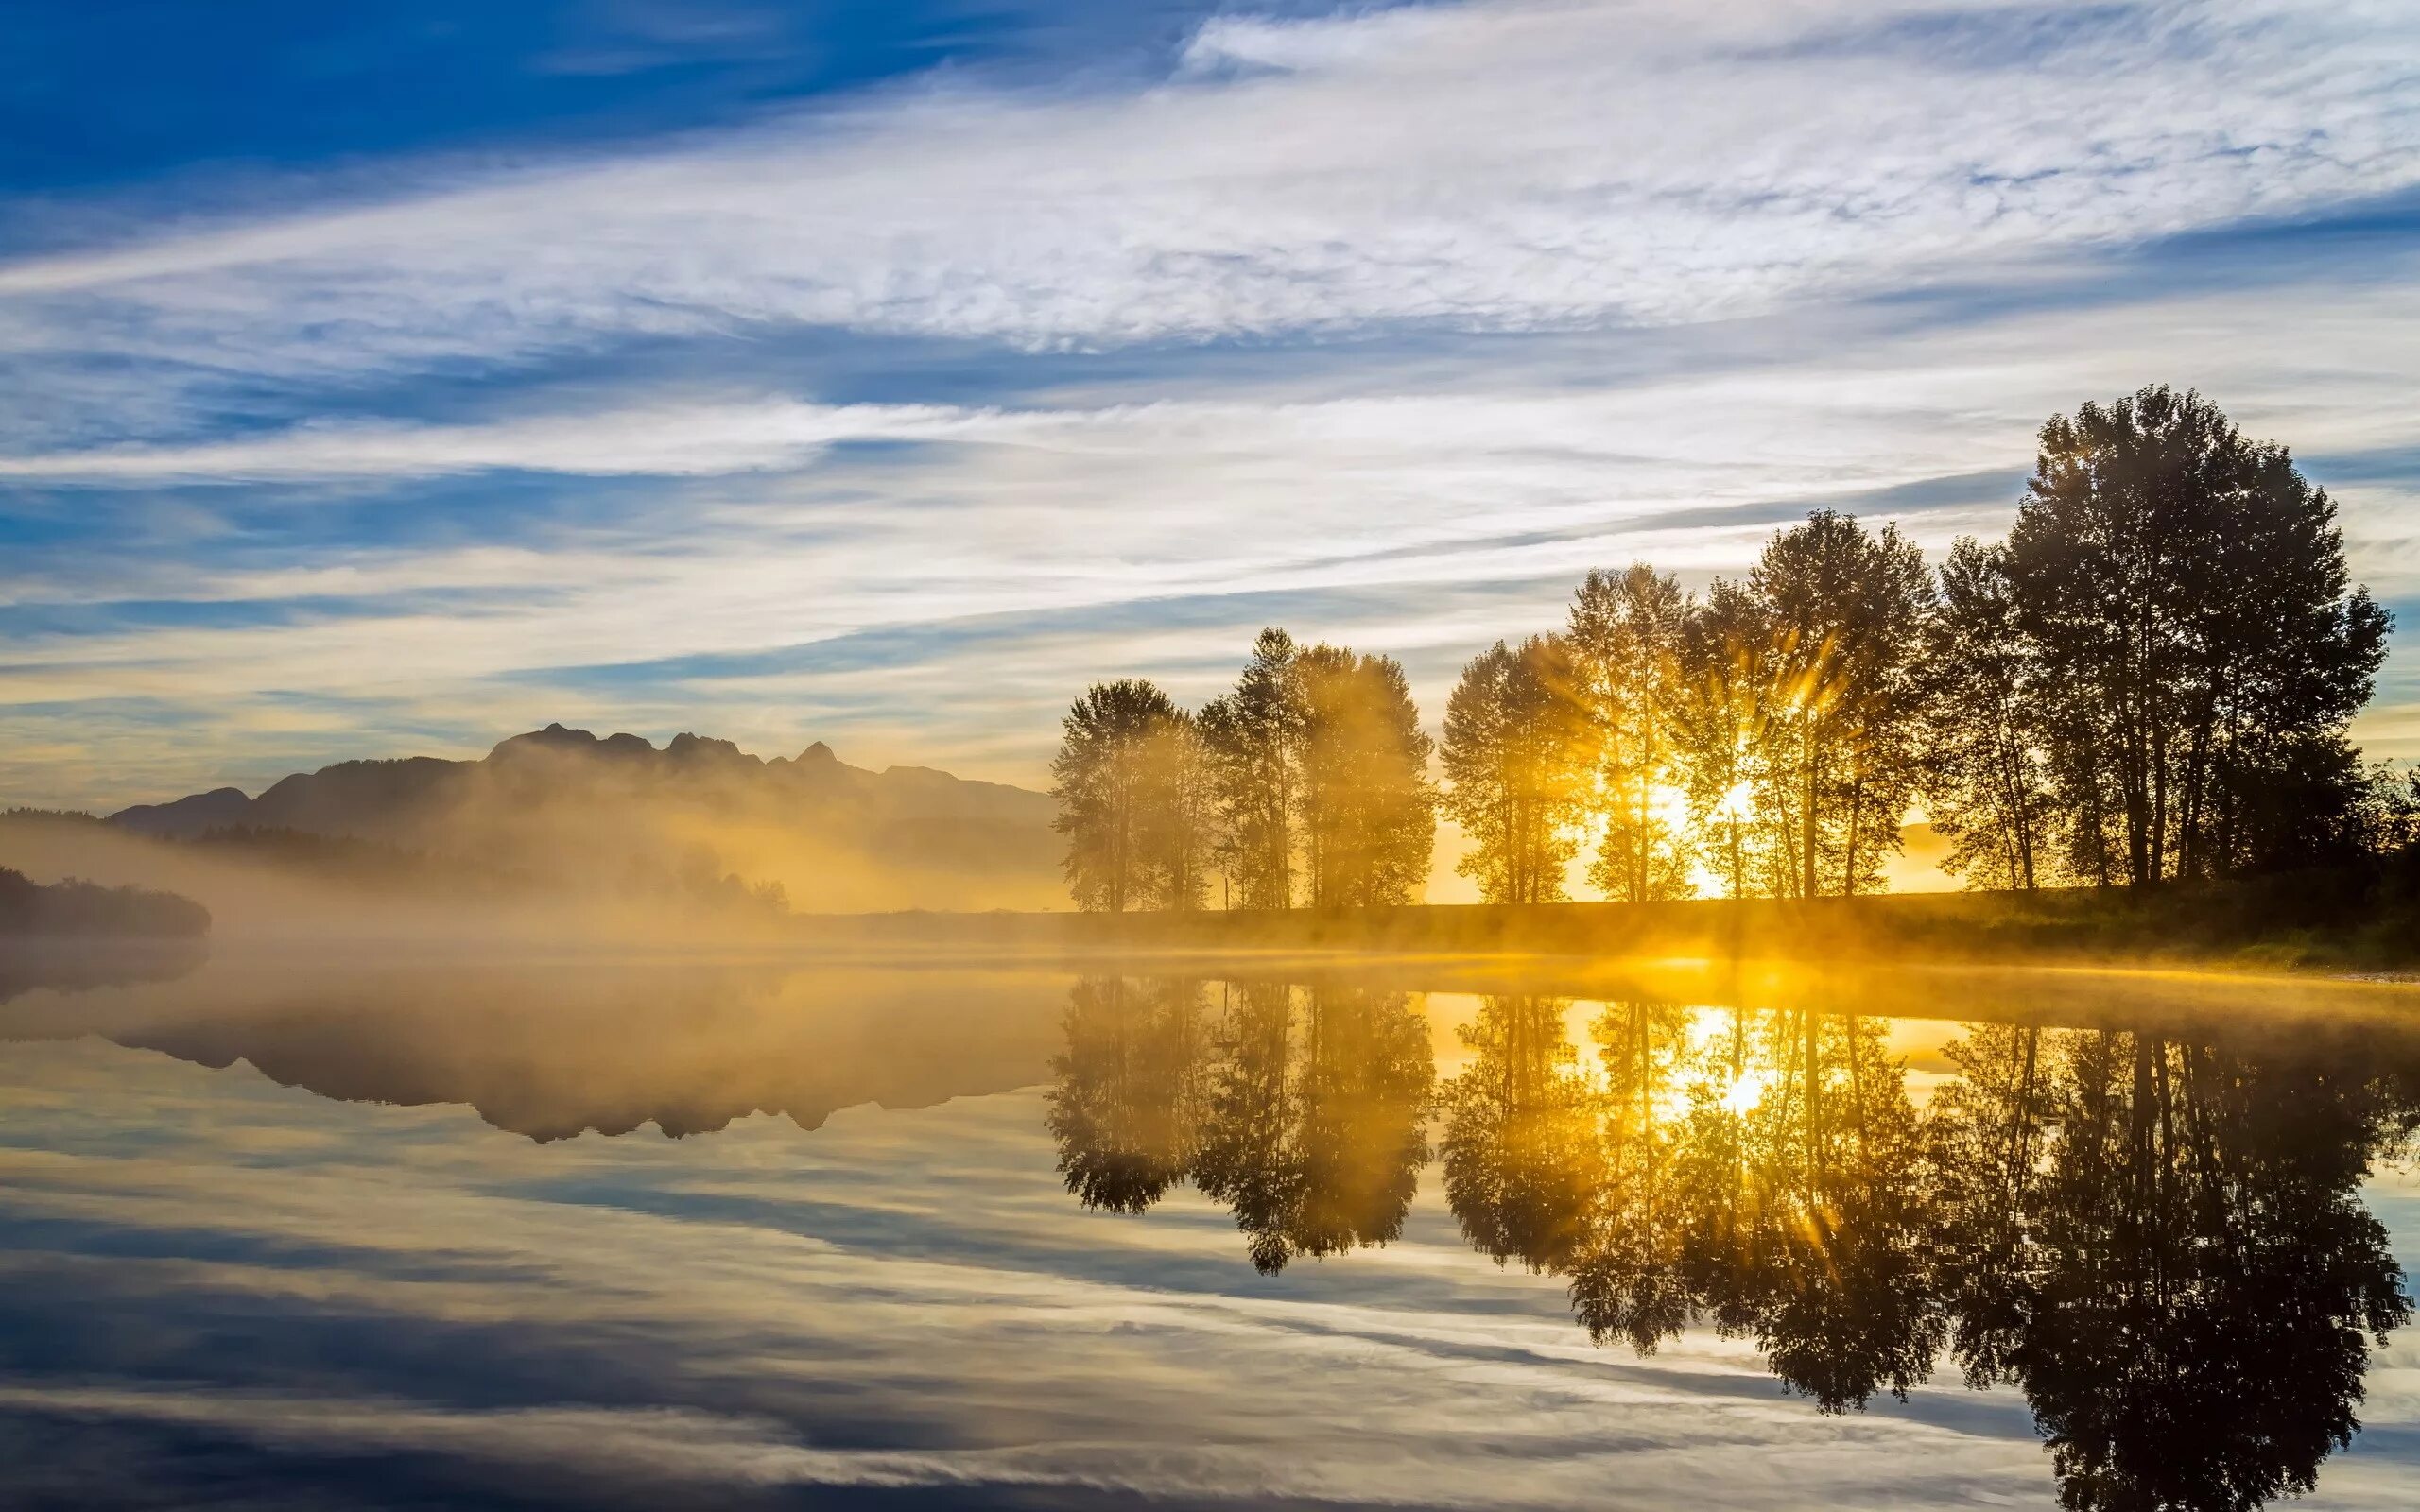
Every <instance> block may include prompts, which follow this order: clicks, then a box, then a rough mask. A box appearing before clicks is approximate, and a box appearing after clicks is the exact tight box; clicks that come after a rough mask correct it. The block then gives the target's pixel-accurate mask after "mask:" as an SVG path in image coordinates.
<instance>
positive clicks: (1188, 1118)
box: [1048, 977, 1435, 1273]
mask: <svg viewBox="0 0 2420 1512" xmlns="http://www.w3.org/2000/svg"><path fill="white" fill-rule="evenodd" d="M1070 999H1071V1000H1070V1004H1069V1007H1068V1010H1067V1019H1066V1030H1067V1049H1066V1052H1065V1053H1064V1054H1063V1055H1062V1056H1061V1057H1059V1058H1058V1059H1057V1060H1056V1061H1055V1062H1054V1063H1053V1071H1054V1073H1055V1074H1056V1081H1055V1083H1054V1085H1053V1088H1052V1091H1051V1094H1050V1099H1049V1114H1048V1122H1049V1125H1050V1131H1051V1134H1052V1136H1053V1137H1054V1138H1055V1139H1056V1140H1057V1141H1058V1143H1059V1151H1060V1161H1059V1169H1060V1173H1061V1174H1062V1175H1063V1177H1065V1178H1066V1181H1067V1189H1068V1190H1069V1191H1070V1192H1073V1193H1074V1194H1076V1195H1077V1196H1078V1197H1080V1199H1081V1200H1082V1201H1083V1202H1084V1204H1085V1205H1086V1206H1087V1207H1095V1208H1104V1209H1107V1210H1109V1211H1116V1212H1140V1211H1143V1210H1144V1209H1146V1208H1149V1207H1150V1206H1151V1204H1153V1203H1154V1202H1157V1201H1158V1200H1159V1199H1160V1197H1161V1196H1162V1195H1164V1194H1166V1193H1167V1190H1168V1189H1169V1188H1170V1187H1172V1186H1174V1185H1175V1184H1176V1183H1177V1182H1178V1181H1180V1180H1190V1181H1191V1182H1192V1183H1193V1184H1194V1186H1195V1187H1197V1188H1198V1189H1199V1190H1200V1191H1201V1193H1202V1194H1203V1195H1205V1196H1208V1197H1210V1198H1212V1199H1213V1200H1215V1201H1219V1202H1222V1203H1225V1204H1226V1205H1227V1206H1228V1207H1229V1208H1230V1209H1232V1210H1233V1211H1234V1212H1235V1215H1236V1227H1237V1228H1238V1229H1241V1230H1243V1233H1244V1235H1245V1238H1246V1243H1247V1246H1248V1247H1249V1249H1250V1252H1251V1255H1252V1260H1253V1264H1254V1265H1255V1266H1257V1267H1258V1268H1259V1269H1260V1270H1262V1271H1264V1272H1271V1273H1273V1272H1276V1271H1281V1270H1283V1269H1285V1268H1286V1263H1287V1262H1288V1261H1289V1260H1291V1259H1293V1258H1294V1257H1295V1256H1297V1255H1312V1256H1321V1255H1332V1254H1335V1253H1338V1252H1339V1251H1341V1250H1346V1249H1352V1248H1355V1247H1357V1246H1369V1245H1382V1244H1385V1243H1386V1242H1387V1241H1388V1240H1390V1239H1392V1238H1394V1237H1395V1236H1396V1235H1397V1234H1399V1233H1401V1232H1402V1230H1403V1222H1404V1215H1405V1214H1406V1213H1407V1212H1409V1211H1410V1208H1411V1198H1412V1194H1413V1193H1414V1192H1415V1191H1417V1190H1418V1187H1419V1183H1420V1171H1421V1168H1422V1167H1423V1166H1425V1165H1426V1164H1427V1163H1428V1141H1427V1135H1426V1129H1425V1127H1424V1120H1425V1118H1426V1113H1427V1110H1428V1102H1429V1096H1430V1091H1431V1087H1432V1083H1433V1080H1434V1077H1435V1067H1434V1065H1433V1063H1432V1061H1431V1059H1430V1056H1429V1050H1428V1032H1427V1023H1426V1020H1424V1019H1423V1018H1422V1017H1421V1016H1420V1015H1419V1014H1418V1013H1417V1012H1415V1011H1414V1010H1413V1009H1412V1008H1411V1006H1410V1000H1409V996H1408V995H1407V994H1404V993H1400V992H1375V991H1368V990H1360V989H1355V988H1343V987H1333V986H1330V987H1318V988H1300V987H1292V986H1288V985H1286V984H1283V983H1249V984H1236V985H1225V984H1222V985H1221V986H1220V988H1219V999H1220V1003H1219V1009H1218V1011H1217V1013H1216V1014H1215V1015H1209V1014H1208V1012H1207V1004H1206V992H1205V989H1204V988H1203V986H1202V984H1201V983H1199V982H1189V981H1161V982H1153V983H1146V984H1140V985H1137V984H1132V983H1129V982H1127V981H1125V980H1124V979H1121V978H1115V977H1108V978H1086V979H1084V980H1082V981H1080V982H1078V983H1077V984H1076V987H1075V988H1074V989H1073V992H1072V993H1071V995H1070ZM1205 1017H1207V1018H1209V1019H1210V1021H1211V1022H1209V1023H1208V1024H1207V1025H1206V1026H1205V1023H1204V1020H1205Z"/></svg>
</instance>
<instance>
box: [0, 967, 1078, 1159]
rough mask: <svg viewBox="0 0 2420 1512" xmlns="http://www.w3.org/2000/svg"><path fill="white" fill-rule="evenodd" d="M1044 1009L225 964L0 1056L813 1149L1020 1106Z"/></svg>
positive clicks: (839, 983)
mask: <svg viewBox="0 0 2420 1512" xmlns="http://www.w3.org/2000/svg"><path fill="white" fill-rule="evenodd" d="M187 965H188V966H189V965H190V963H187ZM118 980H119V981H121V982H124V981H128V980H132V978H131V977H129V976H127V975H126V974H124V973H122V974H121V976H120V977H119V978H118ZM52 985H56V984H55V983H54V984H52ZM1063 991H1064V988H1063V983H1062V982H1061V981H1060V980H1058V979H1054V978H1051V977H1047V976H1042V975H1032V976H1015V975H1008V974H1003V973H1001V972H998V971H981V970H977V969H972V968H963V969H961V968H934V969H928V970H914V971H908V970H899V969H895V968H894V969H880V968H872V967H868V968H852V967H821V968H818V969H816V970H813V971H801V970H799V969H798V968H797V967H795V966H792V965H786V964H784V963H781V962H778V961H767V962H745V961H740V962H733V961H719V960H698V959H685V958H674V959H664V960H635V961H607V962H594V961H592V962H578V961H574V962H560V961H558V962H516V963H510V964H497V963H484V964H482V963H465V962H454V963H443V962H439V963H394V962H379V963H375V964H366V965H359V966H354V967H353V968H351V969H348V970H337V969H334V968H333V967H322V968H320V969H316V970H307V971H306V970H301V969H297V968H296V967H294V966H293V965H292V964H291V963H288V962H285V961H282V960H274V959H272V960H265V961H244V960H237V961H231V962H224V963H214V964H213V965H212V967H211V968H209V969H207V970H205V971H202V972H200V973H199V974H198V975H196V976H194V977H192V978H190V979H188V980H185V981H180V982H177V983H175V984H174V985H173V986H170V985H138V986H131V987H120V988H115V989H112V988H106V987H104V988H95V989H92V990H85V991H78V992H75V993H72V994H60V995H55V996H51V997H48V998H43V997H40V996H27V997H26V998H24V999H22V1000H20V1001H18V1002H15V1003H7V1004H4V1005H0V1040H36V1039H66V1038H72V1037H75V1036H78V1035H83V1034H97V1035H99V1036H101V1037H103V1038H105V1039H108V1040H112V1041H114V1042H115V1043H118V1044H121V1045H125V1046H127V1047H129V1048H132V1049H142V1050H153V1051H159V1052H161V1053H164V1054H166V1055H170V1056H174V1057H177V1058H179V1059H181V1060H188V1061H192V1062H194V1063H196V1064H198V1065H203V1066H210V1067H213V1068H225V1067H228V1066H232V1065H233V1064H234V1063H235V1062H237V1061H239V1060H240V1061H245V1062H248V1063H250V1064H251V1065H252V1066H253V1067H255V1068H257V1069H258V1070H259V1071H260V1072H261V1073H262V1074H264V1075H266V1076H268V1077H269V1078H270V1079H271V1080H272V1081H276V1082H278V1083H280V1084H282V1085H285V1086H288V1087H302V1088H304V1089H307V1090H308V1091H313V1092H317V1093H318V1094H320V1096H323V1097H330V1098H336V1099H339V1100H342V1101H345V1102H363V1103H386V1104H393V1105H399V1106H406V1107H409V1106H420V1105H424V1104H432V1103H462V1104H468V1105H469V1106H471V1107H472V1108H475V1109H476V1111H477V1112H478V1114H479V1116H480V1117H481V1118H483V1119H485V1120H486V1121H487V1122H488V1123H490V1124H492V1125H495V1126H496V1127H498V1128H502V1129H508V1130H510V1131H512V1132H514V1133H517V1134H524V1135H527V1136H528V1137H529V1138H530V1139H532V1140H536V1141H539V1142H542V1143H544V1142H551V1141H555V1140H561V1139H567V1138H570V1137H573V1136H575V1135H578V1134H580V1133H582V1132H585V1131H588V1130H596V1131H597V1132H599V1133H604V1134H626V1133H629V1132H631V1131H632V1130H634V1129H638V1128H642V1127H646V1126H648V1125H653V1126H654V1127H655V1128H657V1129H659V1130H661V1131H662V1132H663V1133H665V1134H666V1135H669V1136H672V1137H675V1138H679V1137H683V1136H685V1135H691V1134H699V1133H709V1132H713V1131H717V1130H719V1129H722V1128H725V1127H727V1126H729V1125H731V1124H732V1122H733V1121H735V1120H736V1119H741V1118H745V1117H747V1116H748V1115H749V1114H751V1113H755V1112H769V1113H780V1114H786V1115H787V1116H788V1117H789V1118H790V1119H791V1120H793V1121H794V1122H795V1123H797V1124H798V1125H799V1126H800V1127H801V1128H805V1129H813V1128H816V1127H819V1126H821V1125H822V1124H823V1122H824V1121H825V1120H826V1119H827V1118H829V1117H830V1116H831V1114H832V1113H833V1112H835V1111H836V1110H838V1109H839V1108H849V1107H854V1106H857V1105H860V1104H865V1103H873V1104H876V1105H878V1106H881V1107H884V1108H925V1107H930V1106H932V1105H934V1104H936V1103H940V1102H942V1101H944V1100H946V1099H948V1098H952V1097H961V1096H973V1095H978V1094H981V1093H986V1092H1002V1091H1011V1090H1012V1089H1015V1088H1019V1087H1027V1086H1030V1085H1032V1084H1033V1083H1034V1082H1035V1081H1036V1080H1038V1079H1039V1078H1040V1077H1041V1075H1042V1074H1043V1073H1044V1068H1045V1066H1046V1063H1047V1060H1048V1057H1049V1055H1050V1047H1051V1044H1052V1042H1053V1040H1054V1038H1055V1033H1054V1032H1055V1028H1056V1024H1057V1020H1058V1016H1059V1005H1060V1004H1061V1002H1062V1001H1063Z"/></svg>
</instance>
